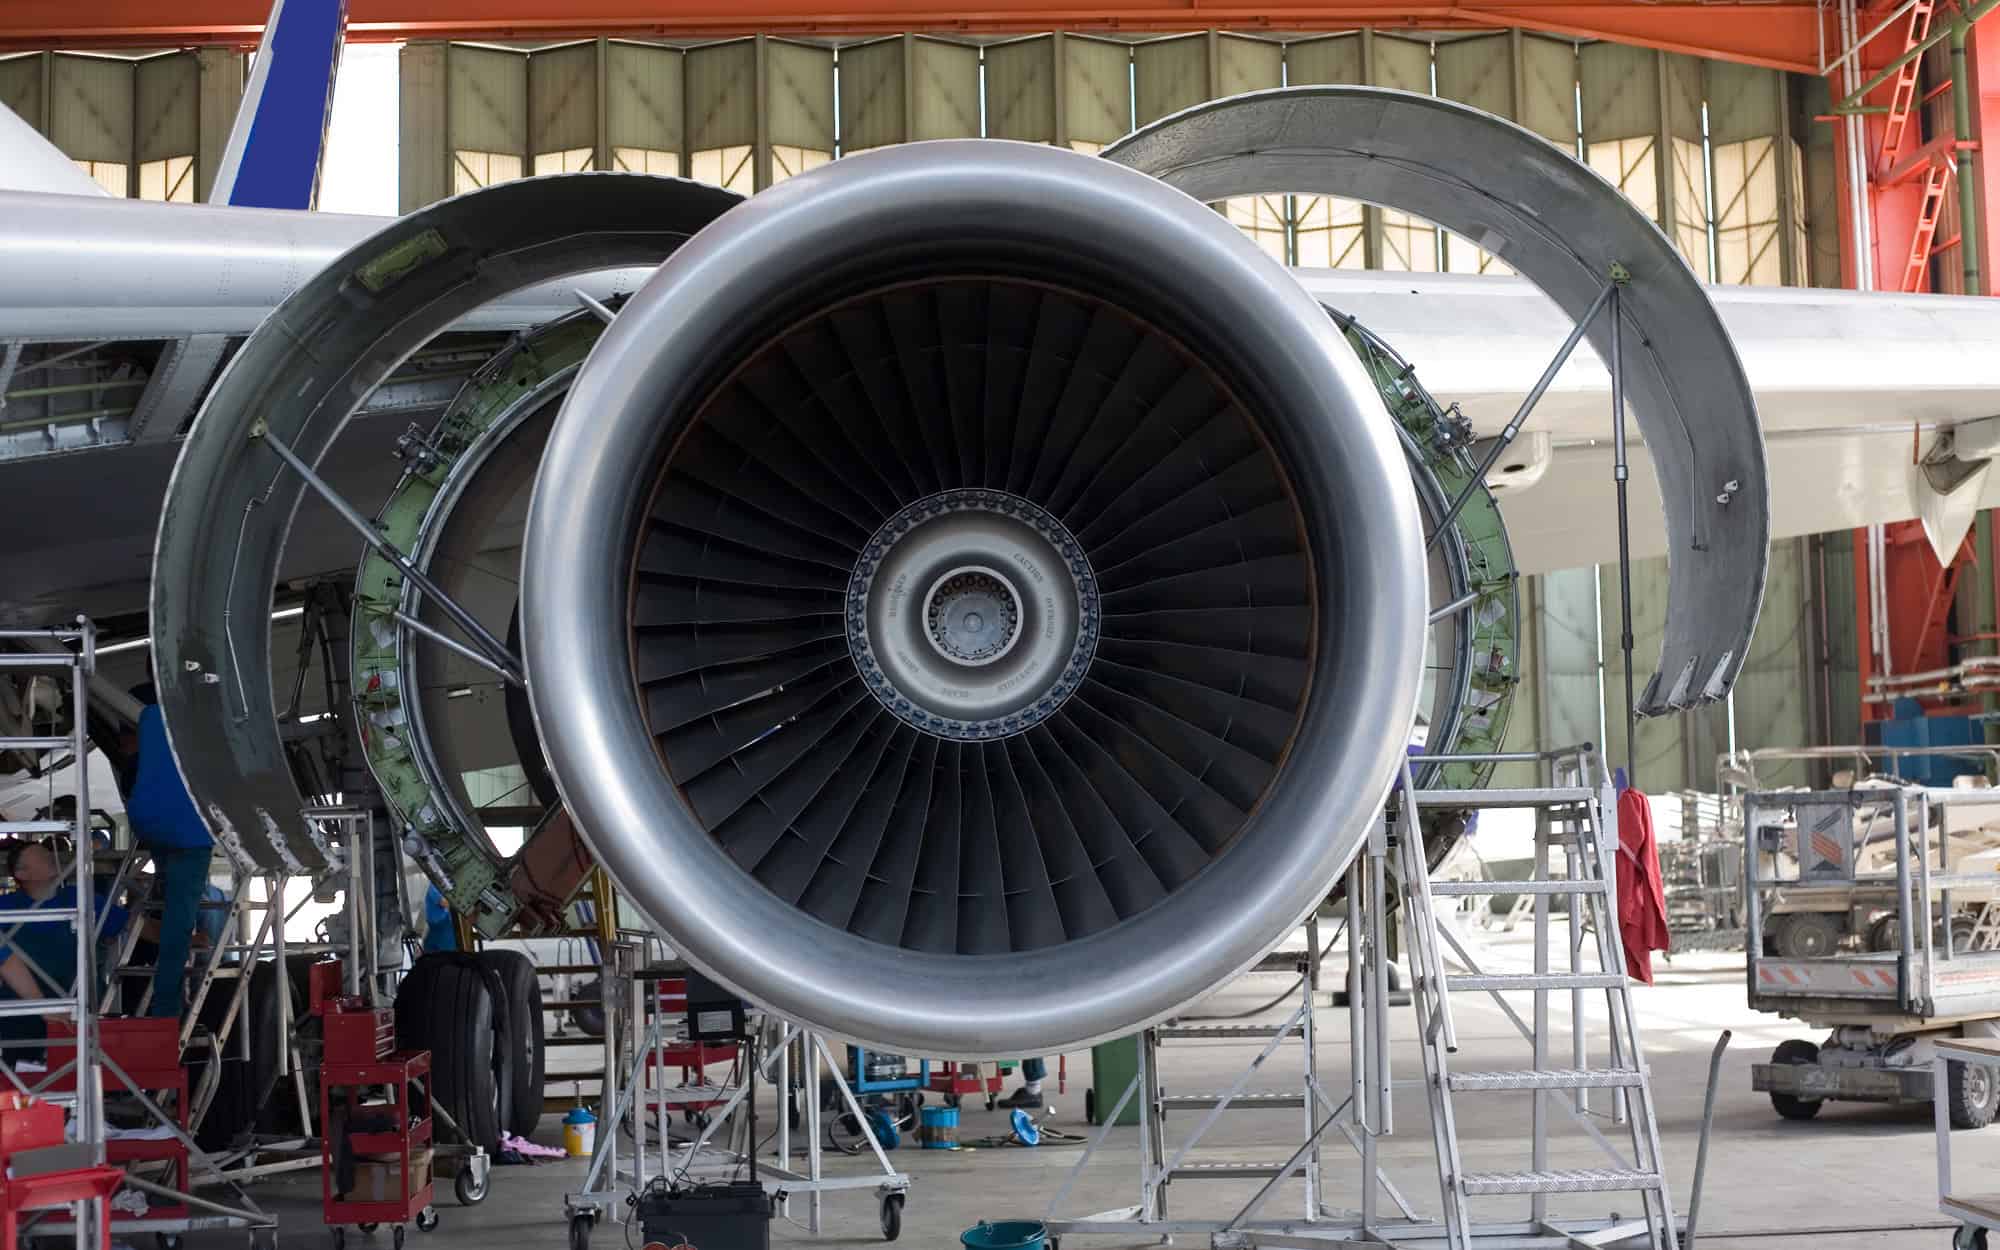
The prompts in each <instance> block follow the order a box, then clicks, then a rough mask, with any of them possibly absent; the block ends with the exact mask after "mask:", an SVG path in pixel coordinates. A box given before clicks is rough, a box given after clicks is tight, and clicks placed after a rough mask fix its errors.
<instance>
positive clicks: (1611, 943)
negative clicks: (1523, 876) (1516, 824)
mask: <svg viewBox="0 0 2000 1250" xmlns="http://www.w3.org/2000/svg"><path fill="white" fill-rule="evenodd" d="M1595 763H1596V758H1595V756H1591V755H1584V756H1581V757H1579V758H1578V759H1577V760H1576V761H1575V768H1576V770H1577V771H1578V772H1579V773H1587V772H1588V770H1589V769H1590V767H1591V765H1592V764H1595ZM1598 767H1599V768H1600V769H1601V765H1598ZM1578 779H1579V780H1583V778H1582V777H1579V778H1578ZM1409 782H1410V777H1409V774H1408V773H1407V772H1405V774H1404V789H1403V790H1402V792H1401V795H1402V796H1408V795H1411V794H1414V795H1415V796H1416V797H1415V801H1414V802H1401V803H1400V804H1399V810H1398V813H1397V819H1396V822H1395V826H1396V833H1397V839H1396V841H1397V846H1396V854H1397V863H1398V866H1399V868H1400V869H1401V875H1402V881H1403V889H1404V896H1405V898H1406V900H1407V902H1408V904H1409V905H1408V907H1407V909H1406V911H1407V914H1406V918H1405V920H1406V924H1407V925H1408V926H1409V928H1410V946H1411V949H1412V951H1413V952H1414V954H1413V960H1412V962H1413V965H1414V966H1413V968H1412V973H1413V978H1412V979H1413V980H1414V982H1415V986H1414V1005H1415V1007H1416V1011H1417V1023H1418V1028H1419V1032H1420V1035H1421V1038H1422V1053H1423V1059H1424V1075H1425V1086H1426V1093H1427V1095H1428V1098H1429V1102H1430V1109H1431V1128H1432V1136H1433V1138H1434V1141H1435V1144H1436V1147H1437V1159H1438V1177H1439V1187H1440V1191H1441V1194H1442V1196H1443V1199H1444V1202H1445V1213H1444V1214H1445V1233H1446V1238H1445V1239H1446V1244H1447V1246H1449V1247H1451V1248H1452V1250H1469V1247H1471V1245H1472V1244H1473V1241H1474V1239H1475V1238H1476V1236H1477V1227H1476V1226H1475V1225H1474V1223H1473V1220H1472V1215H1471V1212H1470V1209H1469V1200H1470V1199H1472V1198H1475V1197H1495V1196H1526V1197H1528V1198H1530V1200H1531V1205H1532V1209H1531V1211H1530V1214H1529V1222H1530V1223H1531V1224H1534V1225H1537V1226H1542V1227H1548V1226H1549V1219H1550V1216H1549V1212H1548V1199H1549V1197H1550V1195H1555V1194H1581V1193H1614V1192H1631V1193H1636V1194H1638V1195H1640V1200H1641V1204H1642V1205H1643V1207H1644V1214H1645V1224H1644V1231H1645V1233H1646V1236H1647V1238H1648V1243H1649V1244H1650V1245H1652V1246H1653V1247H1655V1248H1656V1250H1678V1245H1679V1242H1678V1236H1677V1232H1676V1229H1675V1225H1674V1215H1673V1204H1672V1202H1671V1200H1670V1198H1669V1195H1668V1190H1667V1175H1666V1169H1665V1166H1664V1164H1663V1162H1662V1158H1661V1154H1660V1137H1659V1124H1658V1116H1657V1112H1656V1109H1655V1107H1654V1102H1653V1092H1652V1086H1651V1084H1650V1083H1649V1081H1648V1079H1647V1073H1646V1067H1645V1060H1644V1058H1643V1056H1642V1054H1641V1053H1640V1050H1639V1041H1638V1028H1637V1021H1636V1019H1635V1017H1634V1015H1633V1011H1632V997H1631V986H1630V983H1629V981H1628V980H1627V978H1626V975H1625V953H1624V949H1623V947H1622V944H1621V940H1620V937H1619V932H1618V915H1617V901H1616V891H1615V877H1614V872H1613V868H1612V865H1613V864H1614V862H1615V861H1614V860H1613V859H1612V858H1611V856H1612V855H1613V854H1615V853H1616V852H1615V848H1613V847H1612V846H1611V841H1612V840H1614V839H1615V838H1616V833H1615V831H1613V830H1612V829H1611V826H1610V823H1609V821H1608V820H1607V809H1608V808H1609V807H1610V805H1611V797H1610V791H1609V788H1608V786H1590V785H1587V784H1586V785H1568V786H1558V787H1552V788H1549V789H1545V790H1540V791H1531V790H1522V791H1510V792H1505V793H1508V794H1509V795H1510V797H1511V798H1513V799H1514V800H1515V802H1514V804H1513V805H1515V806H1520V807H1528V808H1532V809H1534V811H1535V813H1536V823H1535V861H1534V862H1535V869H1534V877H1533V878H1532V879H1530V880H1528V881H1472V882H1438V883H1436V884H1433V883H1431V881H1430V880H1429V874H1428V872H1427V871H1426V870H1425V857H1424V847H1423V839H1422V835H1421V833H1420V832H1419V824H1418V821H1417V812H1418V811H1419V810H1420V809H1422V808H1425V807H1442V806H1447V805H1448V803H1447V802H1441V801H1440V798H1441V797H1442V796H1440V795H1439V794H1438V792H1435V791H1430V792H1426V791H1423V790H1415V789H1412V788H1411V787H1410V785H1409ZM1399 797H1400V796H1399ZM1551 852H1559V853H1560V855H1561V857H1562V860H1563V863H1564V868H1565V871H1564V874H1563V875H1562V876H1560V877H1554V876H1551V875H1550V870H1549V865H1550V860H1551V858H1552V856H1551ZM1468 895H1472V896H1478V895H1516V896H1525V897H1530V898H1532V899H1533V903H1534V911H1533V919H1534V926H1535V967H1534V968H1533V969H1532V970H1531V971H1525V972H1488V971H1484V970H1481V969H1480V968H1478V967H1477V966H1476V964H1475V962H1474V961H1473V960H1472V958H1471V957H1470V956H1469V955H1468V954H1467V953H1466V952H1465V951H1464V950H1463V949H1460V948H1458V944H1457V942H1456V940H1455V939H1452V938H1451V937H1450V935H1449V934H1448V933H1443V932H1441V931H1440V929H1439V928H1438V923H1437V915H1436V912H1435V910H1434V905H1433V901H1432V900H1433V899H1434V898H1435V897H1437V896H1447V897H1464V896H1468ZM1558 899H1560V900H1563V901H1564V902H1565V903H1566V905H1567V910H1566V919H1567V921H1568V923H1567V925H1566V927H1567V929H1568V932H1569V934H1570V937H1569V940H1568V941H1567V942H1565V946H1567V948H1568V955H1569V958H1568V960H1567V963H1568V966H1567V967H1556V966H1554V965H1553V963H1552V961H1551V959H1550V950H1551V948H1550V943H1549V937H1550V921H1551V919H1552V918H1553V913H1554V911H1555V903H1556V900H1558ZM1441 939H1442V940H1443V941H1450V942H1451V943H1452V945H1453V947H1454V949H1455V951H1456V953H1457V955H1458V956H1459V960H1460V961H1461V963H1462V964H1463V965H1465V966H1466V969H1467V970H1466V971H1464V972H1447V971H1446V970H1445V968H1444V962H1443V957H1442V956H1443V951H1442V946H1441ZM1481 991H1483V992H1486V993H1489V994H1491V995H1493V997H1494V998H1495V1000H1496V1001H1498V1002H1499V1003H1500V1005H1501V1007H1502V1009H1503V1011H1505V1012H1506V1013H1507V1015H1508V1016H1509V1017H1510V1018H1512V1019H1513V1020H1514V1021H1515V1023H1516V1024H1517V1025H1520V1024H1522V1021H1521V1018H1520V1016H1519V1015H1518V1013H1517V1012H1516V1009H1515V1007H1514V1005H1513V1004H1511V1003H1509V1002H1508V1000H1507V999H1505V998H1503V997H1502V995H1505V994H1510V993H1514V994H1527V995H1531V996H1532V1003H1531V1007H1530V1011H1531V1015H1532V1025H1531V1026H1528V1027H1524V1028H1523V1029H1522V1031H1523V1033H1524V1034H1526V1036H1527V1040H1528V1042H1529V1044H1530V1050H1531V1057H1530V1063H1529V1066H1527V1067H1525V1068H1519V1069H1508V1070H1501V1071H1482V1072H1457V1073H1455V1072H1453V1071H1451V1066H1450V1063H1451V1055H1452V1054H1453V1053H1454V1052H1455V1051H1456V1050H1457V1049H1458V1045H1457V1038H1456V1035H1455V1032H1454V1029H1453V1026H1452V1017H1451V997H1452V995H1453V994H1454V993H1463V992H1481ZM1560 992H1567V993H1568V994H1569V995H1570V1004H1569V1008H1570V1014H1569V1020H1570V1028H1569V1032H1570V1035H1571V1037H1570V1046H1569V1048H1568V1049H1569V1054H1568V1055H1567V1056H1564V1057H1562V1058H1561V1059H1558V1057H1557V1055H1556V1054H1555V1048H1554V1047H1552V1045H1551V1036H1552V1035H1551V1028H1550V1023H1551V1022H1550V996H1551V995H1552V994H1555V993H1560ZM1590 994H1602V995H1603V996H1604V1004H1605V1007H1606V1009H1607V1014H1608V1016H1609V1022H1610V1036H1609V1045H1608V1054H1606V1055H1604V1056H1603V1057H1602V1058H1603V1062H1602V1063H1601V1064H1594V1063H1593V1062H1592V1061H1591V1060H1592V1056H1591V1055H1590V1054H1589V1053H1588V1052H1589V1050H1590V1047H1589V1046H1588V1045H1587V1042H1586V1038H1585V1035H1584V1027H1585V1026H1584V1023H1583V1022H1584V1021H1585V1020H1586V1012H1585V1006H1586V998H1587V996H1588V995H1590ZM1597 1089H1604V1090H1610V1091H1612V1093H1611V1097H1612V1099H1613V1100H1614V1103H1615V1107H1616V1110H1615V1115H1614V1118H1615V1120H1616V1121H1617V1122H1618V1123H1620V1124H1622V1125H1624V1127H1625V1128H1626V1130H1627V1131H1626V1134H1625V1136H1626V1137H1627V1139H1628V1140H1627V1146H1628V1149H1629V1154H1628V1153H1621V1152H1620V1150H1619V1149H1618V1148H1617V1146H1615V1145H1614V1143H1613V1142H1612V1141H1611V1139H1609V1138H1608V1137H1606V1136H1605V1135H1604V1134H1603V1133H1602V1132H1600V1131H1599V1130H1598V1129H1597V1128H1596V1127H1595V1126H1594V1125H1592V1124H1591V1123H1590V1121H1589V1119H1588V1118H1586V1117H1587V1116H1588V1115H1589V1114H1590V1108H1589V1105H1588V1101H1587V1099H1588V1093H1587V1091H1590V1090H1597ZM1494 1093H1502V1094H1519V1093H1528V1094H1531V1095H1533V1100H1534V1105H1533V1124H1532V1136H1531V1138H1530V1156H1531V1157H1530V1159H1529V1166H1528V1167H1527V1168H1526V1169H1524V1170H1519V1171H1483V1170H1474V1169H1472V1168H1470V1167H1468V1166H1467V1165H1466V1163H1465V1161H1464V1159H1463V1157H1462V1153H1461V1145H1460V1142H1459V1140H1458V1133H1457V1114H1456V1107H1455V1100H1456V1099H1457V1098H1459V1097H1460V1096H1479V1095H1484V1094H1494ZM1552 1109H1559V1110H1561V1111H1565V1112H1568V1113H1570V1114H1571V1115H1573V1116H1575V1117H1576V1118H1577V1120H1578V1122H1579V1123H1581V1124H1582V1125H1583V1126H1584V1128H1585V1129H1586V1131H1587V1132H1588V1133H1589V1135H1590V1137H1591V1138H1592V1139H1593V1140H1594V1141H1595V1142H1596V1144H1597V1145H1598V1146H1599V1147H1600V1148H1601V1149H1602V1150H1603V1151H1604V1152H1605V1154H1606V1155H1607V1156H1609V1158H1608V1162H1609V1164H1610V1166H1607V1167H1596V1168H1577V1167H1555V1166H1552V1164H1551V1163H1550V1160H1549V1144H1548V1117H1549V1112H1550V1110H1552Z"/></svg>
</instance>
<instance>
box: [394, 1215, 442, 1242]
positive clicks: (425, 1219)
mask: <svg viewBox="0 0 2000 1250" xmlns="http://www.w3.org/2000/svg"><path fill="white" fill-rule="evenodd" d="M437 1226H438V1213H437V1208H436V1207H425V1208H424V1209H423V1210H421V1211H419V1212H417V1231H418V1232H420V1233H428V1232H430V1231H431V1230H432V1229H434V1228H436V1227H437ZM402 1241H403V1239H402V1238H401V1237H398V1238H397V1239H396V1250H402Z"/></svg>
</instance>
